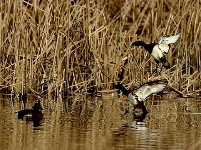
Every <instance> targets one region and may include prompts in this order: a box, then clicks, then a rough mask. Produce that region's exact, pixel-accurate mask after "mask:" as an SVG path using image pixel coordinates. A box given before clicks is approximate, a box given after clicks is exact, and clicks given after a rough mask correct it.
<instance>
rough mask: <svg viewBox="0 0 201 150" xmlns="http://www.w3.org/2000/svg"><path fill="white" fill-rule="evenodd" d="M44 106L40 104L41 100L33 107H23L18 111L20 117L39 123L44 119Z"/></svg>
mask: <svg viewBox="0 0 201 150" xmlns="http://www.w3.org/2000/svg"><path fill="white" fill-rule="evenodd" d="M42 110H43V107H42V106H41V104H40V100H38V102H36V103H35V104H34V106H33V107H32V109H23V110H20V111H18V112H17V115H18V119H21V120H23V119H24V118H25V119H26V120H27V121H33V123H34V124H39V123H40V122H41V120H42V119H43V113H42Z"/></svg>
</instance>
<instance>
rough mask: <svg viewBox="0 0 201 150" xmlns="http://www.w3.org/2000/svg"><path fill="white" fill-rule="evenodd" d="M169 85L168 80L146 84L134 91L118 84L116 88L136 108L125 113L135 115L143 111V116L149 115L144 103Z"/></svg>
mask: <svg viewBox="0 0 201 150" xmlns="http://www.w3.org/2000/svg"><path fill="white" fill-rule="evenodd" d="M167 85H168V81H167V79H159V80H154V81H149V82H146V83H144V84H143V85H141V86H139V87H138V88H136V89H134V90H127V89H126V88H125V87H124V86H123V85H122V84H121V83H117V84H116V85H115V88H116V89H118V90H120V91H121V92H122V94H124V95H125V96H127V98H128V100H129V102H130V103H131V104H132V105H133V106H134V109H133V110H132V111H128V110H127V111H126V112H125V113H128V112H130V113H132V114H135V113H136V112H139V111H140V110H141V111H142V112H143V114H147V113H148V111H147V109H146V107H145V105H144V102H145V101H146V100H147V98H148V97H149V96H150V95H152V94H156V93H159V92H162V91H163V90H164V89H165V88H166V87H167ZM136 109H137V110H136Z"/></svg>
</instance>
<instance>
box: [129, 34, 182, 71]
mask: <svg viewBox="0 0 201 150" xmlns="http://www.w3.org/2000/svg"><path fill="white" fill-rule="evenodd" d="M180 36H181V33H179V34H177V35H173V36H162V37H161V38H160V40H159V42H158V43H151V44H146V43H145V42H143V41H135V42H133V43H132V45H131V47H134V46H143V47H144V49H145V50H146V51H147V52H149V54H150V55H151V56H152V57H153V58H154V60H155V62H156V69H155V70H154V72H153V73H157V69H158V67H159V63H162V67H161V70H160V72H161V71H162V68H163V67H164V68H166V69H169V68H170V64H169V62H168V61H167V60H166V57H165V54H167V53H168V51H169V49H170V44H173V43H175V42H176V41H177V40H178V39H179V37H180Z"/></svg>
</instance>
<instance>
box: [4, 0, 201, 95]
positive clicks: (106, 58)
mask: <svg viewBox="0 0 201 150" xmlns="http://www.w3.org/2000/svg"><path fill="white" fill-rule="evenodd" d="M0 9H1V11H0V15H1V17H0V33H1V36H0V47H1V49H0V60H1V68H0V83H1V84H0V89H1V92H2V93H7V94H8V93H11V92H12V93H11V94H13V93H15V94H20V93H21V94H23V93H24V91H26V92H28V93H33V91H35V92H34V93H35V94H39V95H49V96H50V95H52V94H54V95H58V94H64V95H68V94H69V93H72V91H73V92H86V91H88V92H89V91H94V90H102V89H109V88H110V87H111V85H112V84H111V83H112V82H117V81H123V82H124V83H130V85H132V86H133V85H139V84H141V83H144V82H146V81H148V80H152V79H156V78H166V79H168V80H169V84H170V85H171V86H172V87H173V88H175V89H178V90H180V91H181V92H183V93H188V92H192V91H199V90H200V85H201V83H200V78H201V77H200V76H201V74H200V60H201V54H200V46H199V39H201V34H200V33H201V32H200V25H201V23H200V20H201V18H200V15H199V13H200V11H201V10H200V3H199V1H182V0H179V1H168V0H162V1H157V0H153V1H149V0H147V1H138V0H134V1H132V2H130V1H122V0H116V1H114V2H111V1H106V2H105V1H103V0H100V1H98V2H95V1H90V0H77V1H61V0H55V1H36V0H33V1H27V0H24V1H12V0H10V1H1V4H0ZM179 32H181V33H182V37H181V39H180V40H179V41H178V42H177V43H176V44H174V45H173V46H172V48H171V50H170V53H169V54H168V55H167V58H168V61H169V62H170V64H171V66H172V68H171V69H169V70H164V71H163V72H162V73H161V74H160V75H152V74H151V73H152V71H153V69H154V67H155V65H154V64H153V61H152V59H150V57H149V56H148V55H149V54H147V52H145V51H144V50H142V49H141V48H135V49H131V48H130V44H131V43H132V42H133V41H135V40H144V41H146V42H147V43H149V42H157V41H158V40H159V38H160V37H161V36H162V35H172V34H176V33H179ZM150 66H151V67H150Z"/></svg>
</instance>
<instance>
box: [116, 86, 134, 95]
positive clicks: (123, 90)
mask: <svg viewBox="0 0 201 150" xmlns="http://www.w3.org/2000/svg"><path fill="white" fill-rule="evenodd" d="M114 87H115V88H116V89H118V90H121V92H122V93H123V94H125V95H126V96H128V94H129V93H130V91H128V90H127V89H126V88H125V87H124V86H123V85H122V84H121V83H117V84H116V85H115V86H114Z"/></svg>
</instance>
